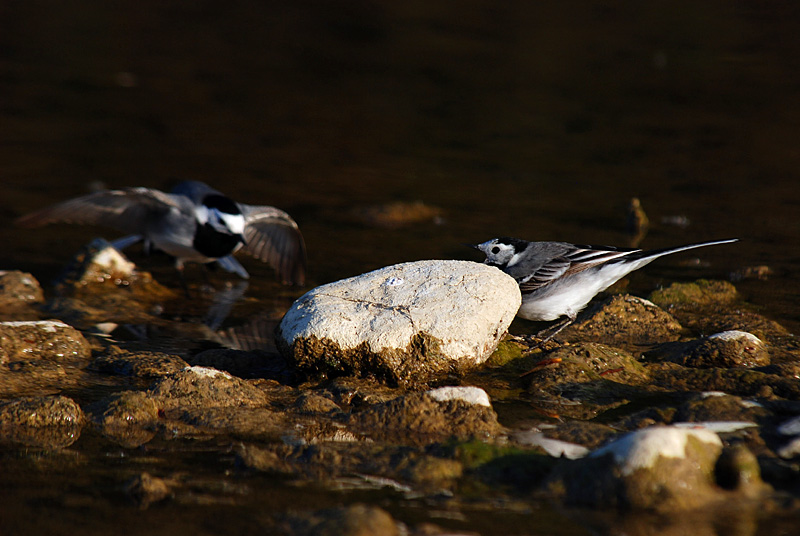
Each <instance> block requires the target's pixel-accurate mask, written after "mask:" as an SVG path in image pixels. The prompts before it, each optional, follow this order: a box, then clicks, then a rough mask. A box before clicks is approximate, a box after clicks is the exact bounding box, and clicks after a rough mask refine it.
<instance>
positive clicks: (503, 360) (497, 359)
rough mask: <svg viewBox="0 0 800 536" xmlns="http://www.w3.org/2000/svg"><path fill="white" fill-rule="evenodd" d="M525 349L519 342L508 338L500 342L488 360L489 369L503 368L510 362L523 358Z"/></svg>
mask: <svg viewBox="0 0 800 536" xmlns="http://www.w3.org/2000/svg"><path fill="white" fill-rule="evenodd" d="M524 349H525V347H524V346H523V345H521V344H520V343H518V342H515V341H513V340H510V339H509V338H508V337H506V338H504V339H503V340H502V341H500V344H498V345H497V348H496V349H495V351H494V352H492V355H491V356H489V359H488V360H486V366H487V367H502V366H505V365H507V364H508V363H509V362H511V361H514V360H516V359H519V358H521V357H522V356H523V350H524Z"/></svg>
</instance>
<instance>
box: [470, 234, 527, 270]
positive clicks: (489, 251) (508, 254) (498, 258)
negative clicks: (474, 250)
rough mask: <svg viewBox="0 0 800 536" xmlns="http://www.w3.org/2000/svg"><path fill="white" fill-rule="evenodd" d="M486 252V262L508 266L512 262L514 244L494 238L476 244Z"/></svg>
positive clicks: (514, 255)
mask: <svg viewBox="0 0 800 536" xmlns="http://www.w3.org/2000/svg"><path fill="white" fill-rule="evenodd" d="M478 249H480V250H481V251H483V252H484V253H485V254H486V261H485V262H486V264H490V265H492V266H508V265H510V264H512V263H513V262H514V259H515V257H518V255H516V254H514V246H512V245H510V244H505V243H503V242H500V241H498V240H497V239H495V240H489V241H488V242H484V243H483V244H480V245H479V246H478Z"/></svg>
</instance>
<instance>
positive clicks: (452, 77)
mask: <svg viewBox="0 0 800 536" xmlns="http://www.w3.org/2000/svg"><path fill="white" fill-rule="evenodd" d="M46 4H48V3H45V4H32V3H11V4H8V5H5V6H3V7H2V8H0V21H2V27H3V31H2V32H0V62H1V63H0V65H2V70H0V177H1V179H0V241H2V244H3V245H4V248H3V249H2V251H0V268H2V269H21V270H25V271H30V272H32V273H33V274H34V275H35V276H36V277H37V278H39V279H40V280H41V281H42V282H44V283H46V282H48V281H49V280H51V279H52V278H53V277H55V276H56V275H57V274H58V272H59V271H60V270H61V268H62V267H63V265H64V264H65V263H66V262H67V261H68V260H69V258H70V257H71V255H72V254H73V253H74V252H75V251H76V250H77V249H78V248H79V247H80V246H81V245H83V244H84V243H86V242H88V240H89V239H90V238H91V237H93V236H96V235H97V234H98V233H101V232H103V231H102V230H90V229H86V228H73V227H68V226H65V227H49V228H47V229H46V230H17V229H15V228H13V226H12V225H11V222H12V221H13V218H15V217H16V216H19V215H21V214H24V213H26V212H28V211H30V210H32V209H35V208H37V207H40V206H43V205H46V204H50V203H54V202H57V201H60V200H63V199H66V198H69V197H71V196H76V195H80V194H83V193H85V192H87V191H88V189H89V188H90V187H91V186H92V185H93V183H97V182H98V181H99V183H102V184H103V185H105V186H107V187H123V186H132V185H140V186H151V187H158V188H168V187H170V186H171V184H172V183H174V182H175V181H177V180H180V179H195V180H202V181H206V182H208V183H210V184H212V185H214V186H216V187H218V188H220V189H222V190H223V191H224V192H225V193H227V194H229V195H231V196H232V197H233V198H235V199H238V200H242V201H245V202H249V203H253V204H273V205H275V206H278V207H281V208H283V209H284V210H286V211H288V212H289V213H290V214H292V215H293V216H294V217H295V219H296V220H297V221H298V223H299V225H300V227H301V229H302V230H303V233H304V235H305V238H306V241H307V246H308V252H309V266H310V278H311V281H310V282H309V285H308V286H309V287H311V286H314V285H317V284H321V283H325V282H328V281H332V280H336V279H339V278H342V277H348V276H351V275H356V274H360V273H363V272H365V271H368V270H371V269H374V268H378V267H381V266H385V265H387V264H392V263H396V262H402V261H408V260H416V259H427V258H464V259H467V258H470V259H475V260H478V259H477V257H476V256H475V255H474V252H471V251H470V250H468V249H466V248H464V247H463V246H462V245H461V244H463V243H475V242H482V241H484V240H486V239H488V238H491V237H493V236H497V235H512V236H518V237H521V238H527V239H554V240H568V241H573V242H578V243H603V244H605V243H608V244H617V245H626V244H627V243H628V241H629V235H628V234H627V233H626V232H625V214H626V212H625V207H626V206H627V204H628V202H629V200H630V199H631V198H632V197H638V198H639V199H641V201H642V204H643V206H644V209H645V210H646V212H647V214H648V216H649V218H650V221H651V226H650V231H649V233H648V234H647V235H646V236H645V238H644V240H643V241H642V242H641V244H640V245H641V247H646V248H657V247H662V246H668V245H676V244H680V243H685V242H693V241H700V240H710V239H715V238H727V237H738V238H740V239H741V242H739V243H737V244H735V245H726V246H719V247H713V248H708V249H704V250H699V251H698V252H696V254H694V253H692V254H683V255H676V256H675V257H673V258H667V259H663V260H660V261H658V262H656V263H654V264H652V265H650V266H648V267H647V268H646V269H644V270H642V271H641V272H637V273H636V274H634V275H633V276H631V278H630V283H629V290H630V291H632V292H633V293H636V294H639V295H646V294H647V293H648V292H650V291H651V290H653V289H655V288H657V287H658V286H661V285H667V284H669V283H671V282H673V281H683V280H693V279H696V278H699V277H707V278H728V276H729V274H730V272H732V271H734V270H737V269H741V268H743V267H750V266H758V265H767V266H769V268H770V270H771V275H770V276H769V277H768V278H767V279H765V280H758V279H747V280H744V281H741V282H738V283H737V288H738V289H739V290H740V292H741V293H742V294H743V295H744V296H745V298H746V299H747V300H748V301H749V302H751V303H753V304H754V305H756V306H757V307H758V308H759V310H760V312H762V313H763V314H765V315H766V316H769V317H771V318H773V319H775V320H777V321H778V322H780V323H782V324H783V325H785V326H786V327H787V328H789V330H790V331H793V332H795V333H796V332H797V331H798V329H800V307H798V305H797V304H798V303H800V270H798V268H797V265H798V261H800V217H798V214H799V213H800V181H799V180H798V172H797V170H798V169H800V151H798V147H797V140H798V138H799V137H800V107H799V106H798V105H797V103H798V102H800V99H798V97H800V95H798V93H800V40H798V39H797V37H796V36H797V35H798V30H800V28H799V26H800V9H798V8H797V7H796V6H794V5H793V4H785V3H779V2H773V3H760V2H745V3H741V2H740V3H735V4H734V3H730V2H723V1H715V2H705V3H702V4H697V3H691V2H683V1H678V2H675V1H673V2H648V3H637V2H630V3H625V2H621V3H614V4H613V5H610V6H609V5H605V3H601V2H596V3H595V2H585V1H577V2H568V3H558V4H554V5H539V3H532V2H505V3H497V2H488V1H483V0H475V1H470V2H467V3H464V2H444V3H442V2H440V3H436V5H430V3H427V2H401V3H397V2H377V3H344V2H342V3H338V2H303V3H286V2H244V3H239V4H237V5H235V6H227V5H223V4H219V3H214V2H195V3H183V2H148V1H144V2H135V3H134V2H122V3H107V4H102V5H96V3H88V2H81V1H75V2H69V3H66V4H64V3H55V2H54V3H52V4H53V5H46ZM416 200H421V201H423V202H424V203H426V204H428V205H430V206H432V207H438V208H439V209H441V212H442V215H441V217H440V218H437V219H436V221H435V222H433V221H426V222H422V223H415V224H411V225H407V226H401V227H397V228H385V227H379V226H375V225H367V224H364V223H362V222H360V221H359V219H358V217H357V215H356V214H357V212H358V211H359V209H363V208H364V207H368V206H372V205H382V204H387V203H391V202H395V201H405V202H412V201H416ZM676 216H679V217H680V218H681V219H680V220H679V221H682V222H688V225H685V226H684V225H674V224H671V223H669V222H670V221H673V220H674V217H676ZM670 218H673V220H670ZM105 235H106V236H107V237H108V238H113V237H115V236H114V235H113V234H109V233H108V232H107V231H106V232H105ZM695 258H699V259H701V262H698V263H693V262H690V261H691V260H692V259H695ZM140 259H141V258H139V257H137V258H136V260H140ZM141 260H142V262H143V265H144V267H145V268H148V269H152V271H153V272H154V274H155V276H156V277H157V278H158V279H159V280H163V281H164V282H165V283H173V284H174V283H175V282H176V279H175V276H174V274H173V273H172V271H171V268H170V266H169V263H168V262H167V261H166V260H165V259H161V258H153V259H141ZM243 263H245V265H246V267H247V269H248V271H249V272H250V273H251V275H252V276H253V278H252V280H251V282H250V285H249V287H248V289H247V296H248V298H249V301H247V302H246V303H244V304H240V305H237V306H236V307H235V308H234V310H233V312H232V315H231V317H230V318H229V320H228V323H229V324H231V325H236V324H237V323H241V322H242V321H243V320H244V319H247V318H249V317H250V316H251V315H252V314H253V312H254V311H260V310H270V311H273V312H275V311H278V315H279V312H280V310H281V308H282V307H283V308H285V307H286V306H288V304H289V303H290V302H291V300H292V299H293V298H294V297H296V296H297V295H299V294H300V293H301V292H302V290H290V291H287V290H285V289H283V288H281V287H280V286H279V285H278V284H277V283H275V281H274V277H273V274H272V273H271V271H270V269H269V268H268V267H266V266H264V265H261V264H259V263H257V262H254V261H249V260H248V259H243ZM214 277H215V278H216V279H218V280H224V279H225V277H223V276H216V275H215V276H214ZM192 307H193V306H191V305H186V308H187V310H192V312H190V313H187V314H188V315H191V314H194V311H193V309H192ZM176 314H179V313H176ZM530 329H533V327H532V325H531V324H529V323H525V322H518V323H516V324H515V325H514V328H513V329H512V331H514V330H516V331H517V332H521V331H526V330H530ZM174 344H176V345H182V344H191V343H190V342H188V341H183V340H180V339H179V340H176V341H174ZM85 443H89V444H88V445H86V444H85ZM104 448H105V449H108V446H107V445H106V446H105V447H99V446H98V447H96V448H95V447H92V440H91V438H90V437H88V438H82V439H81V440H80V442H79V443H77V444H76V445H74V446H73V447H72V448H71V450H72V451H77V452H79V453H80V454H77V455H76V456H77V457H79V458H81V459H82V460H83V461H82V462H81V463H80V464H79V465H77V466H71V465H69V464H64V465H62V464H56V466H57V469H56V470H55V474H57V475H61V476H64V482H63V483H60V484H59V485H58V486H53V489H50V490H48V491H47V492H43V491H41V490H40V489H39V486H40V485H44V483H45V482H47V481H49V477H48V478H45V479H41V480H37V478H39V477H34V478H32V479H30V480H28V477H27V476H26V475H27V474H28V473H25V472H23V473H17V472H14V471H12V472H11V474H10V475H9V474H8V473H6V476H4V477H2V480H0V489H3V490H4V491H3V492H2V493H0V496H3V497H5V498H6V499H5V500H3V501H0V504H3V505H4V506H0V508H2V510H0V513H2V516H0V517H2V518H3V520H4V524H5V520H7V519H12V518H13V519H14V520H15V521H14V523H12V524H11V525H10V526H12V527H13V529H12V530H11V532H12V533H13V532H14V530H20V531H21V530H22V528H23V527H25V525H26V521H27V520H31V519H35V518H39V517H40V516H42V515H43V514H45V513H51V512H57V513H58V515H67V516H68V517H69V516H74V519H73V521H72V522H75V523H78V522H79V520H80V519H83V518H82V517H81V516H79V515H77V514H78V513H79V512H91V513H92V514H93V517H92V519H93V521H82V522H81V527H82V530H81V531H82V532H86V533H92V532H97V533H102V532H104V530H105V529H106V528H107V527H108V526H109V525H113V523H114V522H116V521H117V520H119V519H121V518H125V519H130V520H131V521H130V522H131V523H134V525H133V526H132V532H139V531H144V530H148V531H150V532H152V528H153V526H159V527H160V529H161V531H162V532H164V533H166V532H167V531H168V530H169V531H170V532H180V531H183V530H186V529H187V528H188V527H193V528H197V527H198V526H203V525H205V528H204V530H203V532H205V533H216V532H218V531H220V530H222V529H224V527H225V526H227V524H228V523H227V521H225V522H223V521H221V519H229V518H230V519H233V518H236V517H238V516H239V515H240V512H241V510H245V511H246V512H248V514H253V513H254V512H255V511H257V510H259V502H260V501H261V500H262V498H263V500H264V501H267V502H272V501H275V500H276V499H275V497H274V495H276V494H278V495H280V494H284V493H285V490H283V488H281V486H280V483H275V482H270V481H269V479H265V478H260V479H257V480H256V481H252V480H251V481H248V482H247V483H246V484H244V486H245V487H246V488H247V491H246V493H245V494H244V495H245V496H246V497H248V498H247V499H242V500H241V501H240V499H238V498H237V499H232V500H231V504H232V506H229V505H223V506H219V505H218V506H217V507H215V508H218V509H212V512H215V514H213V515H212V514H209V516H211V517H215V518H216V519H215V520H213V521H208V524H207V525H206V524H205V523H204V521H202V520H198V519H190V518H186V519H183V518H181V517H175V516H174V515H173V514H174V508H169V507H164V508H163V510H161V511H160V512H161V513H160V514H158V515H157V516H156V518H154V519H153V520H152V523H150V522H147V521H146V520H142V519H137V518H138V515H137V512H136V511H134V509H133V507H130V506H129V505H120V504H115V503H114V501H113V500H112V501H104V500H103V499H102V498H98V497H95V496H92V495H91V494H92V493H101V492H99V491H97V490H94V491H89V490H90V489H91V488H90V487H89V486H88V483H86V482H85V480H86V479H87V478H88V477H89V475H91V474H92V473H93V471H98V474H102V475H104V476H103V477H102V478H109V477H108V472H105V471H101V470H100V469H101V465H102V464H113V463H114V461H113V458H114V456H122V457H124V456H128V455H130V454H126V453H124V452H123V451H122V450H121V449H119V450H117V449H112V450H113V452H111V451H104ZM87 453H89V454H87ZM138 455H141V453H137V456H138ZM64 456H65V457H66V458H69V456H70V455H68V454H65V455H64ZM182 456H183V458H181V459H177V458H176V459H170V463H173V462H174V463H176V464H185V465H186V470H187V472H189V471H191V472H194V471H195V469H196V467H197V466H198V465H202V466H204V470H208V471H211V472H212V473H215V474H218V473H220V472H224V471H226V470H227V468H228V465H229V464H228V465H226V464H225V463H222V464H220V466H219V467H213V466H212V468H210V469H209V468H207V467H205V466H207V465H208V464H214V463H215V461H214V460H208V459H205V460H203V455H202V453H200V454H197V458H194V457H193V455H191V454H185V453H184V454H183V455H182ZM59 459H60V458H59ZM93 460H94V461H93ZM163 460H164V459H163V458H162V459H161V462H162V463H163ZM6 461H7V459H6ZM69 467H79V469H74V470H73V469H70V468H69ZM126 470H128V471H130V470H131V469H130V467H128V468H127V469H126ZM42 471H44V472H43V473H37V474H39V475H40V476H41V475H42V474H47V471H46V470H42ZM4 473H5V471H4ZM76 478H78V480H77V481H73V479H76ZM198 478H201V476H198ZM81 479H83V480H84V483H82V482H81ZM24 482H34V483H36V485H35V486H33V485H30V484H24ZM106 485H107V486H109V487H113V486H115V485H117V481H116V480H115V481H114V482H108V483H106ZM17 486H20V488H18V489H20V493H19V494H14V493H12V492H11V491H10V490H11V489H14V488H16V487H17ZM101 488H102V486H101ZM236 493H237V492H232V495H233V496H235V497H239V495H237V494H236ZM349 493H350V492H348V493H341V494H337V493H333V494H330V493H329V492H320V491H319V490H292V491H291V495H290V496H289V498H287V497H286V496H284V497H283V498H282V499H281V500H283V501H285V503H283V504H289V503H291V504H303V503H304V502H308V503H309V505H313V506H315V507H316V506H320V505H323V506H324V505H327V504H336V503H347V502H349V501H351V500H352V499H353V497H351V495H350V494H349ZM364 495H365V496H367V499H366V500H370V499H369V494H364ZM12 496H13V497H12ZM217 497H218V496H217ZM320 497H324V499H321V498H320ZM12 498H13V500H12ZM359 500H363V498H359ZM8 501H11V502H8ZM320 501H321V502H320ZM187 502H190V503H191V501H187ZM376 503H378V504H382V505H384V506H385V507H387V508H388V509H390V511H392V513H393V514H395V515H396V516H397V517H398V518H399V519H409V520H411V519H415V514H414V513H413V510H414V508H415V505H414V504H413V503H409V502H406V501H404V500H402V499H399V498H396V497H395V498H391V497H390V498H380V499H376ZM98 504H99V505H98ZM192 504H198V502H194V503H192ZM237 504H239V505H240V506H239V507H237V506H236V505H237ZM278 504H279V505H280V504H281V503H280V502H279V503H278ZM387 505H388V506H387ZM280 508H281V507H280V506H272V507H270V509H269V510H270V511H278V510H280ZM419 508H422V507H419ZM198 510H200V508H197V509H194V510H192V511H193V512H196V511H198ZM508 510H509V511H508V520H507V523H508V526H507V527H500V525H496V526H492V527H485V528H481V529H480V530H481V533H482V534H483V533H486V534H490V533H500V532H496V531H502V530H503V529H504V528H508V527H516V529H515V532H525V531H527V532H530V533H533V534H535V533H550V534H552V533H559V532H558V531H561V532H560V533H564V534H566V533H580V532H573V531H572V530H567V528H566V527H563V526H562V527H559V528H558V529H555V528H554V527H555V526H557V525H558V523H557V522H554V523H553V526H550V527H548V526H544V527H541V528H542V530H541V531H538V529H537V528H536V527H531V526H529V525H528V524H527V523H525V522H524V519H527V517H526V516H525V515H522V516H521V517H522V520H521V519H519V518H518V517H516V516H520V514H519V513H518V512H514V511H513V509H511V508H509V509H508ZM151 511H152V509H151ZM121 512H122V513H121ZM217 512H221V513H219V516H220V517H217V514H216V513H217ZM253 515H256V514H253ZM464 515H466V517H467V519H474V518H479V517H480V516H481V513H480V512H468V513H467V514H464ZM537 515H538V514H537ZM547 515H554V516H556V517H558V515H557V514H550V513H548V514H547ZM120 516H122V517H120ZM159 516H163V519H158V517H159ZM182 519H183V521H182ZM250 519H251V521H250V522H251V523H253V525H248V522H246V521H242V520H239V521H237V522H241V523H242V526H241V527H238V528H240V530H241V531H246V530H248V529H249V528H253V527H257V526H258V521H257V517H255V518H250ZM40 523H44V522H43V521H40ZM498 523H499V522H498ZM442 524H445V525H446V523H442ZM453 526H454V527H456V528H465V527H466V528H469V527H470V524H468V523H467V524H461V525H459V523H454V524H453ZM472 526H473V527H474V526H475V525H472ZM522 527H524V528H522ZM39 528H40V529H41V530H42V531H47V532H53V533H60V532H66V531H65V530H62V529H63V527H61V528H59V527H58V526H54V525H45V524H43V525H41V526H40V527H39ZM571 529H575V530H578V529H577V528H576V527H571ZM587 530H588V529H587Z"/></svg>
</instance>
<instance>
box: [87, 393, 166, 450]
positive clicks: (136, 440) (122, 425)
mask: <svg viewBox="0 0 800 536" xmlns="http://www.w3.org/2000/svg"><path fill="white" fill-rule="evenodd" d="M89 413H90V416H91V419H92V422H93V423H94V425H95V426H96V427H97V428H98V429H99V430H100V432H101V433H102V434H103V435H104V436H106V437H107V438H108V439H110V440H112V441H114V442H115V443H118V444H120V445H122V446H124V447H128V448H134V447H138V446H139V445H143V444H144V443H147V442H148V441H150V440H151V439H152V438H153V436H154V435H155V429H156V423H157V422H158V420H159V407H158V405H157V404H156V402H155V400H153V399H152V398H151V397H149V396H148V395H147V393H144V392H139V391H123V392H121V393H116V394H114V395H111V396H110V397H108V398H106V399H103V400H101V401H99V402H97V403H96V404H93V405H92V406H91V407H90V408H89Z"/></svg>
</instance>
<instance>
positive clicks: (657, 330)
mask: <svg viewBox="0 0 800 536" xmlns="http://www.w3.org/2000/svg"><path fill="white" fill-rule="evenodd" d="M682 329H683V328H682V327H681V325H680V324H679V323H678V322H677V320H675V319H674V318H673V317H672V315H670V314H669V313H667V312H665V311H664V310H663V309H661V308H659V307H658V306H656V305H655V304H653V303H652V302H649V301H647V300H645V299H642V298H637V297H635V296H630V295H627V294H617V295H614V296H611V297H610V298H608V299H606V300H604V301H603V302H601V303H599V304H597V305H595V306H594V307H592V308H591V309H590V310H589V311H587V312H586V313H584V314H583V315H581V317H580V319H579V320H578V321H577V322H575V323H574V324H572V325H571V326H569V327H568V328H566V329H565V330H564V331H563V332H562V335H561V336H562V338H564V339H566V340H569V341H592V342H599V343H602V344H608V345H610V346H617V347H620V348H623V349H625V350H628V351H637V350H641V347H643V346H652V345H655V344H659V343H664V342H669V341H675V340H677V339H678V338H679V337H680V333H681V330H682Z"/></svg>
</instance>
